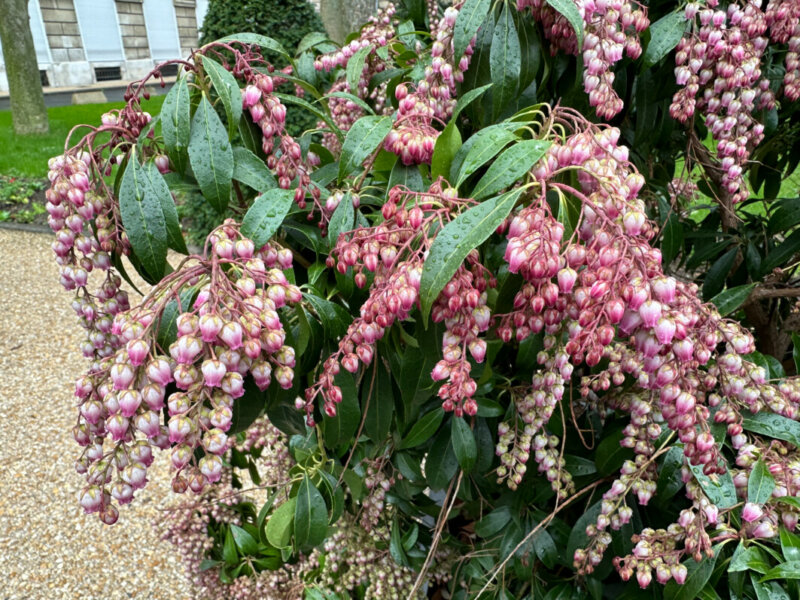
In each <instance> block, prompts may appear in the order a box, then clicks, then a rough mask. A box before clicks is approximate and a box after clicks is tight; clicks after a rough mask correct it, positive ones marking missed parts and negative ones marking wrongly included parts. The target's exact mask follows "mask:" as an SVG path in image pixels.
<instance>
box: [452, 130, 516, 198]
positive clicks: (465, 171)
mask: <svg viewBox="0 0 800 600" xmlns="http://www.w3.org/2000/svg"><path fill="white" fill-rule="evenodd" d="M517 125H518V124H516V123H498V124H497V125H492V126H490V127H486V128H484V129H481V130H480V131H478V132H477V133H476V134H475V135H473V136H472V137H471V138H469V139H468V140H467V142H466V143H465V144H463V145H462V146H461V149H460V150H459V151H458V152H457V153H456V155H455V156H454V157H453V162H452V165H451V167H450V181H455V182H456V187H458V186H460V185H461V183H462V182H463V181H464V180H466V178H467V177H469V176H470V175H472V174H473V173H474V172H475V171H477V170H478V169H479V168H480V167H482V166H483V165H485V164H486V163H487V162H489V161H490V160H491V159H492V158H494V157H495V156H497V154H498V153H499V152H500V151H501V150H502V149H503V148H505V147H506V146H507V145H508V144H510V143H511V142H513V141H515V140H517V139H518V138H517V136H516V135H514V133H513V130H514V129H516V128H517Z"/></svg>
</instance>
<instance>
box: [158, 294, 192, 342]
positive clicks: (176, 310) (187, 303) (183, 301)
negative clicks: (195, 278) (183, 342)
mask: <svg viewBox="0 0 800 600" xmlns="http://www.w3.org/2000/svg"><path fill="white" fill-rule="evenodd" d="M194 294H195V289H194V288H184V289H182V290H181V291H180V293H179V294H178V298H179V299H180V307H179V306H178V301H177V300H174V299H173V300H170V301H169V302H167V305H166V306H165V307H164V310H163V311H162V313H161V320H160V321H159V322H158V333H157V334H156V342H157V343H158V345H159V346H161V348H163V349H164V350H165V351H166V350H167V349H168V348H169V347H170V345H171V344H172V342H174V341H175V340H176V339H177V337H178V325H177V318H178V315H179V314H180V313H181V312H186V311H189V310H191V308H192V301H193V300H194Z"/></svg>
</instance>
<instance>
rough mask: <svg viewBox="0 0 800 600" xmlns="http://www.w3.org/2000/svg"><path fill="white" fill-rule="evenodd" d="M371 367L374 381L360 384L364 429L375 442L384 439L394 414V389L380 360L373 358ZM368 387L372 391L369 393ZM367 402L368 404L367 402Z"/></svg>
mask: <svg viewBox="0 0 800 600" xmlns="http://www.w3.org/2000/svg"><path fill="white" fill-rule="evenodd" d="M374 360H375V363H374V366H373V367H372V369H373V373H374V374H375V383H374V385H372V384H369V385H368V384H362V386H361V390H362V397H363V400H362V405H363V406H366V407H367V408H366V417H365V420H364V431H365V432H366V433H367V435H368V436H369V437H370V438H371V439H372V440H373V441H375V442H380V441H382V440H385V439H386V438H387V437H388V435H389V429H390V428H391V426H392V416H393V414H394V389H393V388H392V376H391V375H390V374H389V372H388V371H387V370H386V368H385V367H384V366H383V364H382V363H381V362H380V359H374ZM370 389H372V393H371V395H370ZM367 402H369V404H367Z"/></svg>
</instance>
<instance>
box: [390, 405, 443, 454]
mask: <svg viewBox="0 0 800 600" xmlns="http://www.w3.org/2000/svg"><path fill="white" fill-rule="evenodd" d="M442 419H444V411H443V410H442V408H441V407H437V408H434V409H433V410H432V411H430V412H429V413H427V414H426V415H425V416H424V417H422V418H421V419H419V420H418V421H417V422H416V423H414V426H413V427H412V428H411V431H409V432H408V435H407V436H406V437H405V438H403V441H402V442H401V444H400V447H399V449H400V450H405V449H406V448H413V447H415V446H419V445H420V444H423V443H424V442H427V441H428V440H429V439H430V438H431V436H433V434H434V433H436V431H437V430H438V429H439V425H441V424H442Z"/></svg>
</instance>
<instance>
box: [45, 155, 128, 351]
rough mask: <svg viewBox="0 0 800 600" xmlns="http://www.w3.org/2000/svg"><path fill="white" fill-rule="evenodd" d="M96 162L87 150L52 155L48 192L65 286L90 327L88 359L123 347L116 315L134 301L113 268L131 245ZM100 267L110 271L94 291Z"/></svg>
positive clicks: (85, 346) (86, 346)
mask: <svg viewBox="0 0 800 600" xmlns="http://www.w3.org/2000/svg"><path fill="white" fill-rule="evenodd" d="M92 164H93V158H92V156H91V155H90V154H89V153H87V152H82V153H80V155H72V154H65V155H63V156H57V157H55V158H51V159H50V161H49V163H48V166H49V169H50V170H49V172H48V178H49V179H50V184H51V185H50V189H48V190H47V191H46V192H45V196H46V198H47V205H46V208H47V212H48V213H49V216H48V219H47V222H48V224H49V225H50V229H52V230H53V232H54V233H55V234H56V239H55V241H54V242H53V243H52V248H53V252H55V255H56V262H57V263H58V264H59V266H60V281H61V285H62V286H64V288H65V289H67V290H75V300H73V303H72V307H73V309H74V310H75V312H76V314H77V315H78V317H79V319H80V323H81V326H82V327H83V328H84V329H85V330H86V340H85V341H84V342H83V343H82V344H81V350H82V352H83V355H84V356H86V357H87V358H93V359H95V360H100V359H103V358H106V357H109V356H111V355H112V354H113V352H114V351H115V350H116V349H117V348H118V347H119V343H120V341H119V339H118V338H117V336H116V335H115V334H114V333H113V332H112V327H111V326H112V322H113V320H114V317H115V316H116V315H117V314H118V313H120V312H122V311H125V310H127V309H128V307H129V305H128V295H127V294H126V293H125V292H124V291H123V290H121V289H120V285H121V280H120V278H119V276H118V275H116V274H115V273H113V271H112V270H111V267H112V256H113V255H114V254H122V253H127V252H128V251H129V245H128V240H127V238H126V237H125V235H124V234H120V233H119V229H118V228H117V223H118V222H119V213H118V209H117V207H116V206H115V204H114V203H113V202H112V201H111V200H110V196H109V194H107V193H102V192H99V191H98V190H96V189H95V185H93V184H92ZM92 224H94V227H92ZM95 269H97V270H98V271H103V272H105V277H104V278H103V281H102V283H100V285H99V286H98V288H97V289H96V290H95V292H94V293H92V292H90V291H89V287H90V282H89V279H90V273H91V272H92V271H93V270H95Z"/></svg>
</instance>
